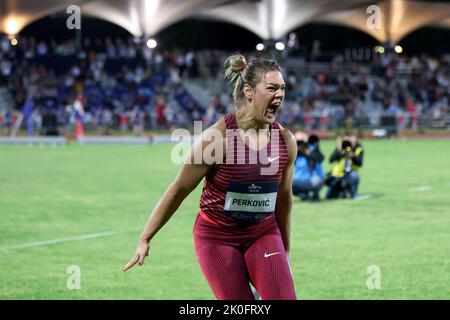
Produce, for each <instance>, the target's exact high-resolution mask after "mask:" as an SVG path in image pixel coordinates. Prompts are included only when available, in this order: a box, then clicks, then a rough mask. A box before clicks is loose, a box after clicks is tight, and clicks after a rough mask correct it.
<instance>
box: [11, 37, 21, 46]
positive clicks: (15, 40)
mask: <svg viewBox="0 0 450 320" xmlns="http://www.w3.org/2000/svg"><path fill="white" fill-rule="evenodd" d="M18 43H19V42H18V41H17V39H16V38H12V39H11V45H12V46H17V44H18Z"/></svg>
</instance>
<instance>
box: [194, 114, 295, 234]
mask: <svg viewBox="0 0 450 320" xmlns="http://www.w3.org/2000/svg"><path fill="white" fill-rule="evenodd" d="M225 123H226V129H227V130H226V139H227V150H226V154H225V155H224V160H223V163H221V164H216V165H214V166H213V167H212V168H211V170H210V171H209V172H208V174H207V175H206V177H205V181H204V185H203V192H202V196H201V199H200V210H201V214H202V215H203V216H204V217H205V216H206V217H205V218H206V219H207V220H210V221H211V222H214V223H217V224H220V225H236V224H240V223H255V222H258V221H261V220H263V219H265V218H267V217H268V216H270V215H271V214H273V213H274V211H275V205H276V199H277V192H278V187H279V185H280V181H281V178H282V176H283V172H284V169H285V167H286V163H287V161H288V151H287V147H286V144H285V141H284V138H283V136H282V134H281V131H280V126H279V124H278V123H277V122H275V123H274V124H273V125H272V126H271V128H270V138H269V143H268V144H267V146H266V147H264V148H262V149H261V150H260V151H257V150H253V149H250V148H249V147H248V145H246V144H245V143H244V139H243V138H242V137H241V134H240V133H239V128H238V126H237V123H236V116H235V114H234V113H231V114H227V115H226V116H225Z"/></svg>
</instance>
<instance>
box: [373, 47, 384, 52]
mask: <svg viewBox="0 0 450 320" xmlns="http://www.w3.org/2000/svg"><path fill="white" fill-rule="evenodd" d="M375 52H376V53H384V47H382V46H376V47H375Z"/></svg>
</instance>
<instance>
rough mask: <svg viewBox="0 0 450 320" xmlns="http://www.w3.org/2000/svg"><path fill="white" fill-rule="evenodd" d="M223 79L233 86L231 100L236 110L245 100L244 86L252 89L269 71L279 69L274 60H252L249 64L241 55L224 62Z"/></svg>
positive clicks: (233, 56)
mask: <svg viewBox="0 0 450 320" xmlns="http://www.w3.org/2000/svg"><path fill="white" fill-rule="evenodd" d="M224 65H225V79H226V80H228V81H229V82H230V83H232V84H233V100H234V105H235V106H236V108H239V106H240V104H241V103H242V101H243V100H244V98H245V95H244V85H245V84H248V85H250V86H251V87H252V88H255V87H256V85H257V84H258V83H259V82H260V81H261V79H262V76H263V75H264V74H266V73H267V72H269V71H279V72H281V68H280V66H279V64H278V62H276V61H275V60H266V59H259V60H252V61H250V62H249V63H247V61H246V60H245V57H244V56H243V55H241V54H236V55H232V56H230V57H228V58H227V59H226V60H225V64H224Z"/></svg>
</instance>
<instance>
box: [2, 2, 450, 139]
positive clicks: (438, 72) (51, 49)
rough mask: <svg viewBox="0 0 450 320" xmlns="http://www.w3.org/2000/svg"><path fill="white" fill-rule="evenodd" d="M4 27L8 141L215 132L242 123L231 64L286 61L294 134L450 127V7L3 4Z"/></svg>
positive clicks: (288, 115)
mask: <svg viewBox="0 0 450 320" xmlns="http://www.w3.org/2000/svg"><path fill="white" fill-rule="evenodd" d="M71 5H72V7H70V6H71ZM74 5H75V6H74ZM0 19H1V20H0V21H1V23H0V31H1V32H2V36H1V45H0V73H1V78H0V127H1V129H2V132H3V135H5V136H10V135H12V136H15V135H18V136H21V135H22V136H23V135H29V136H36V135H61V136H65V137H67V138H68V139H73V138H76V137H77V135H82V134H85V135H136V136H141V135H145V134H149V133H151V132H160V131H162V132H167V130H171V129H173V128H178V127H184V128H191V127H192V125H193V120H201V121H203V123H204V125H206V126H209V125H210V124H212V123H214V122H215V121H217V120H218V119H219V118H220V117H221V116H222V115H223V114H225V113H227V112H230V111H232V110H234V107H233V105H232V101H231V99H230V92H231V89H230V87H229V86H227V84H226V83H225V82H224V80H223V62H224V60H225V58H226V57H227V56H228V55H230V54H232V53H236V52H240V53H242V54H244V55H246V56H247V58H248V59H252V58H256V57H260V56H266V57H267V56H268V57H273V58H276V59H278V60H279V61H280V63H281V65H282V66H283V67H284V77H285V81H286V83H287V97H286V102H285V104H284V107H283V109H282V112H281V114H280V117H279V120H280V122H281V123H283V124H284V125H285V126H287V127H289V128H290V129H292V130H304V131H308V132H309V131H316V132H318V133H319V134H320V135H321V136H325V137H326V136H329V134H330V133H331V132H333V131H335V130H336V129H339V128H342V127H343V126H344V124H345V123H351V124H352V126H353V127H354V128H356V129H357V130H358V131H359V133H360V134H368V135H369V136H370V135H375V136H378V137H379V136H381V137H384V136H393V135H399V134H401V133H405V134H410V135H411V134H415V133H423V132H429V131H430V130H432V131H434V132H440V133H442V134H446V133H448V129H449V126H450V118H449V81H450V73H449V71H450V54H449V52H450V51H449V50H450V42H449V41H448V39H449V35H450V21H449V19H450V3H449V2H448V1H432V2H431V1H422V2H421V1H404V0H392V1H326V0H322V1H313V0H311V1H309V0H303V1H301V0H298V1H294V0H292V1H289V0H260V1H250V0H249V1H230V0H227V1H225V0H217V1H214V0H210V1H201V0H189V1H175V0H172V1H158V0H154V1H144V0H141V1H138V0H134V1H73V0H72V1H50V0H47V1H40V2H39V3H35V2H33V1H26V0H21V1H14V0H4V1H2V2H1V5H0ZM77 123H79V125H82V128H79V129H80V130H83V131H77V130H76V129H77V128H76V125H77ZM433 129H435V130H433Z"/></svg>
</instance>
